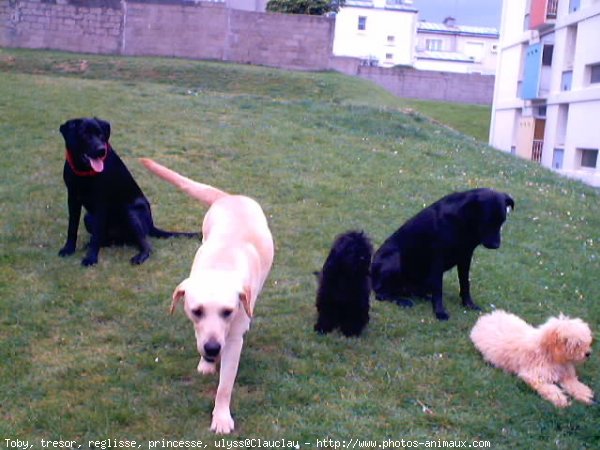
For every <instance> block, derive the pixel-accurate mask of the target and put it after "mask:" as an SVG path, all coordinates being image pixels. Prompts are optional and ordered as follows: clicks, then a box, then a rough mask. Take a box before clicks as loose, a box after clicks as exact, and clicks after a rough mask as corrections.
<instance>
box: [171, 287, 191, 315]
mask: <svg viewBox="0 0 600 450" xmlns="http://www.w3.org/2000/svg"><path fill="white" fill-rule="evenodd" d="M186 281H187V278H186V279H185V280H183V281H182V282H181V283H179V285H178V286H177V287H176V288H175V290H174V291H173V299H172V300H171V309H169V314H171V315H173V311H175V308H176V307H177V303H178V302H179V300H181V299H182V298H183V296H184V295H185V286H186Z"/></svg>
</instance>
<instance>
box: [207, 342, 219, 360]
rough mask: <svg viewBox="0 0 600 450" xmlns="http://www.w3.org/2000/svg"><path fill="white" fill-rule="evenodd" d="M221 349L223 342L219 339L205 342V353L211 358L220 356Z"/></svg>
mask: <svg viewBox="0 0 600 450" xmlns="http://www.w3.org/2000/svg"><path fill="white" fill-rule="evenodd" d="M220 351H221V344H219V343H218V342H217V341H213V340H211V341H208V342H207V343H206V344H204V354H205V355H206V356H208V357H209V358H215V357H217V356H219V352H220Z"/></svg>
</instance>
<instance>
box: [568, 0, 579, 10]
mask: <svg viewBox="0 0 600 450" xmlns="http://www.w3.org/2000/svg"><path fill="white" fill-rule="evenodd" d="M580 2H581V0H570V1H569V12H570V13H574V12H575V11H579V4H580Z"/></svg>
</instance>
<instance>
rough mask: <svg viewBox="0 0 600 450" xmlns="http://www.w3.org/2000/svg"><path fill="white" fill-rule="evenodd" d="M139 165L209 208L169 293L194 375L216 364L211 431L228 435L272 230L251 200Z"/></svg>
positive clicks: (268, 261)
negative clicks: (190, 345)
mask: <svg viewBox="0 0 600 450" xmlns="http://www.w3.org/2000/svg"><path fill="white" fill-rule="evenodd" d="M141 162H142V164H143V165H144V166H146V168H147V169H148V170H150V171H151V172H153V173H155V174H156V175H158V176H159V177H161V178H163V179H164V180H166V181H168V182H169V183H171V184H173V185H175V186H176V187H178V188H179V189H181V190H182V191H184V192H185V193H187V194H188V195H190V196H191V197H194V198H196V199H198V200H200V201H201V202H202V203H204V204H206V205H208V206H209V209H208V211H207V213H206V215H205V216H204V221H203V223H202V234H203V239H202V245H201V246H200V248H199V249H198V252H197V253H196V256H195V258H194V262H193V264H192V269H191V272H190V276H189V277H188V278H186V279H185V280H183V281H182V282H181V283H180V284H179V286H177V287H176V288H175V291H174V292H173V302H172V304H171V313H173V310H174V309H175V307H176V306H177V303H178V301H180V300H181V299H183V300H184V309H185V313H186V315H187V316H188V318H189V319H190V320H191V321H192V323H193V324H194V331H195V334H196V346H197V349H198V353H200V356H201V357H200V363H199V364H198V372H200V373H202V374H210V373H214V372H215V371H216V365H217V363H219V362H220V365H221V367H220V374H219V387H218V388H217V396H216V398H215V407H214V409H213V413H212V416H213V417H212V424H211V430H213V431H215V432H216V433H222V434H227V433H230V432H231V431H232V430H233V428H234V422H233V418H232V417H231V412H230V410H229V403H230V401H231V393H232V390H233V384H234V382H235V377H236V374H237V370H238V364H239V360H240V354H241V351H242V344H243V338H244V333H246V331H248V328H249V327H250V319H251V318H252V314H253V311H254V305H255V303H256V298H257V297H258V294H259V293H260V291H261V289H262V287H263V284H264V282H265V279H266V278H267V275H268V274H269V270H270V269H271V264H272V262H273V255H274V246H273V238H272V236H271V231H270V230H269V226H268V224H267V219H266V217H265V215H264V213H263V211H262V209H261V207H260V205H259V204H258V203H257V202H256V201H254V200H253V199H251V198H249V197H245V196H243V195H231V194H228V193H226V192H223V191H221V190H219V189H216V188H214V187H212V186H208V185H206V184H202V183H198V182H196V181H192V180H190V179H189V178H186V177H184V176H182V175H180V174H178V173H177V172H174V171H172V170H170V169H168V168H166V167H164V166H162V165H160V164H158V163H156V162H154V161H152V160H151V159H146V158H142V159H141Z"/></svg>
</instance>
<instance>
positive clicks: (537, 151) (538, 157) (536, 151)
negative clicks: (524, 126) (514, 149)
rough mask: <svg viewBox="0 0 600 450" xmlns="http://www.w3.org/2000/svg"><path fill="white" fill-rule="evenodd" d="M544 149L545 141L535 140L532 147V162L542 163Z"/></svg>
mask: <svg viewBox="0 0 600 450" xmlns="http://www.w3.org/2000/svg"><path fill="white" fill-rule="evenodd" d="M543 148H544V141H543V140H542V139H534V140H533V145H532V146H531V160H532V161H535V162H538V163H539V162H542V149H543Z"/></svg>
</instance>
